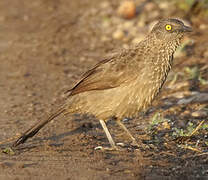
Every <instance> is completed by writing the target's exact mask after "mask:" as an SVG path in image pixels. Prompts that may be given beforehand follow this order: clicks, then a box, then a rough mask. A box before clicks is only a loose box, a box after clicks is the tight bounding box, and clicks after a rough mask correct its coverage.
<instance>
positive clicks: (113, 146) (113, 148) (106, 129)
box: [96, 120, 117, 150]
mask: <svg viewBox="0 0 208 180" xmlns="http://www.w3.org/2000/svg"><path fill="white" fill-rule="evenodd" d="M100 124H101V126H102V128H103V129H104V131H105V134H106V136H107V138H108V141H109V143H110V145H111V147H112V148H111V149H109V148H105V149H108V150H117V147H116V144H115V142H114V140H113V138H112V136H111V134H110V132H109V130H108V128H107V126H106V124H105V121H103V120H100ZM96 149H99V148H96Z"/></svg>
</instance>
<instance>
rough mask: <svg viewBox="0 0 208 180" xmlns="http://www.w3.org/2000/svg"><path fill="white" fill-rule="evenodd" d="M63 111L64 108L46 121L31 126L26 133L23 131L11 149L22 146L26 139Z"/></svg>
mask: <svg viewBox="0 0 208 180" xmlns="http://www.w3.org/2000/svg"><path fill="white" fill-rule="evenodd" d="M64 111H65V109H64V108H61V109H59V110H58V111H56V112H55V113H54V114H52V115H51V116H49V117H48V119H45V120H42V121H40V122H38V123H37V124H35V125H33V126H32V127H31V128H30V129H28V130H27V131H25V132H24V133H23V134H22V135H21V136H20V137H19V138H18V139H17V140H16V141H15V142H14V143H13V145H12V146H13V147H16V146H18V145H20V144H23V143H24V142H25V141H26V140H27V139H28V138H31V137H33V136H34V135H35V134H36V133H37V132H38V131H39V130H40V129H41V128H42V127H44V126H45V125H46V124H47V123H49V122H50V121H52V120H53V119H54V118H56V117H57V116H59V115H60V114H62V113H63V112H64Z"/></svg>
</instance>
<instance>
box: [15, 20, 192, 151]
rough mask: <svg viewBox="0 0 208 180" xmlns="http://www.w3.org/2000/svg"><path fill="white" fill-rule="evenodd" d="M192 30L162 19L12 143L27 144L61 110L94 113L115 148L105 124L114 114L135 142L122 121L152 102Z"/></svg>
mask: <svg viewBox="0 0 208 180" xmlns="http://www.w3.org/2000/svg"><path fill="white" fill-rule="evenodd" d="M190 31H191V28H190V27H188V26H185V25H184V24H183V22H181V21H179V20H177V19H164V20H161V21H159V22H158V23H157V24H156V25H155V26H154V27H153V29H152V31H151V32H150V33H149V35H147V37H146V38H145V39H144V40H143V41H141V42H140V43H138V44H137V45H136V46H134V47H132V48H130V49H127V50H123V51H121V52H120V53H117V54H115V55H113V56H112V57H110V58H108V59H105V60H103V61H102V62H100V63H98V64H97V65H96V66H95V67H93V68H92V69H90V70H89V71H88V72H86V73H85V74H84V76H83V78H82V79H81V80H80V81H79V82H78V83H77V85H76V86H75V87H73V88H72V89H70V90H69V92H70V95H69V97H68V99H67V101H66V103H65V105H64V106H63V107H62V108H61V109H60V110H58V111H57V112H56V113H55V114H53V115H51V116H50V117H49V118H48V119H46V120H42V121H40V122H38V123H37V124H36V125H34V126H33V127H31V128H30V129H29V130H27V131H26V132H25V133H23V134H22V136H21V137H20V138H19V139H18V140H17V141H16V142H15V143H14V144H13V146H17V145H19V144H21V143H24V142H25V141H26V140H27V139H28V138H29V137H32V136H34V135H35V134H36V133H37V132H38V131H39V130H40V129H41V128H42V127H43V126H44V125H45V124H47V123H48V122H50V121H51V120H52V119H54V118H55V117H57V116H58V115H59V114H62V113H64V114H68V113H69V114H71V113H88V114H93V115H95V117H96V118H97V119H99V120H100V123H101V125H102V127H103V129H104V131H105V133H106V135H107V137H108V140H109V142H110V144H111V146H112V147H113V148H116V146H115V143H114V141H113V139H112V137H111V135H110V133H109V131H108V129H107V127H106V125H105V122H106V121H107V120H108V119H110V118H112V117H114V118H115V119H116V120H117V122H118V124H119V125H120V127H121V128H123V129H124V130H125V132H126V133H127V134H128V135H129V136H130V137H131V138H132V140H133V141H134V142H135V139H134V138H133V136H132V135H131V134H130V132H129V131H128V130H127V129H126V127H125V126H124V125H123V124H122V123H121V121H120V120H121V119H122V118H124V117H132V116H134V115H135V114H136V113H137V112H138V111H143V110H145V109H146V108H147V107H148V106H149V105H150V104H151V102H152V101H153V99H154V97H155V96H156V95H157V94H158V93H159V91H160V89H161V87H162V85H163V83H164V82H165V79H166V77H167V75H168V72H169V70H170V69H171V66H172V61H173V54H174V52H175V50H176V48H177V47H178V46H179V45H180V40H181V39H182V37H183V35H184V33H186V32H190Z"/></svg>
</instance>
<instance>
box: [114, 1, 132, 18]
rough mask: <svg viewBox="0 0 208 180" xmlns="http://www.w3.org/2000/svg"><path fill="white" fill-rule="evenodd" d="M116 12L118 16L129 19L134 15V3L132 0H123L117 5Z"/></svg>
mask: <svg viewBox="0 0 208 180" xmlns="http://www.w3.org/2000/svg"><path fill="white" fill-rule="evenodd" d="M117 13H118V15H119V16H121V17H123V18H126V19H131V18H133V17H135V16H136V4H135V2H134V1H132V0H131V1H130V0H129V1H123V2H122V3H121V5H120V6H119V8H118V10H117Z"/></svg>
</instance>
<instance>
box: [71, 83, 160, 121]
mask: <svg viewBox="0 0 208 180" xmlns="http://www.w3.org/2000/svg"><path fill="white" fill-rule="evenodd" d="M141 87H143V88H141ZM159 88H160V87H156V88H154V89H153V88H151V86H149V85H148V88H147V87H146V86H145V85H144V84H142V86H141V84H140V85H139V84H136V83H135V84H133V83H132V84H131V85H129V86H124V87H117V88H112V89H107V90H95V91H88V92H83V93H80V94H77V95H75V96H72V97H70V99H69V100H68V102H67V109H68V112H69V113H70V112H78V113H88V114H93V115H95V117H97V118H98V119H103V120H108V119H109V118H111V117H116V118H118V119H122V118H124V117H132V116H135V115H136V114H137V113H138V112H139V111H142V110H144V109H146V108H147V107H148V105H150V104H151V102H152V100H153V98H154V97H155V95H156V94H157V93H158V91H159Z"/></svg>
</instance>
